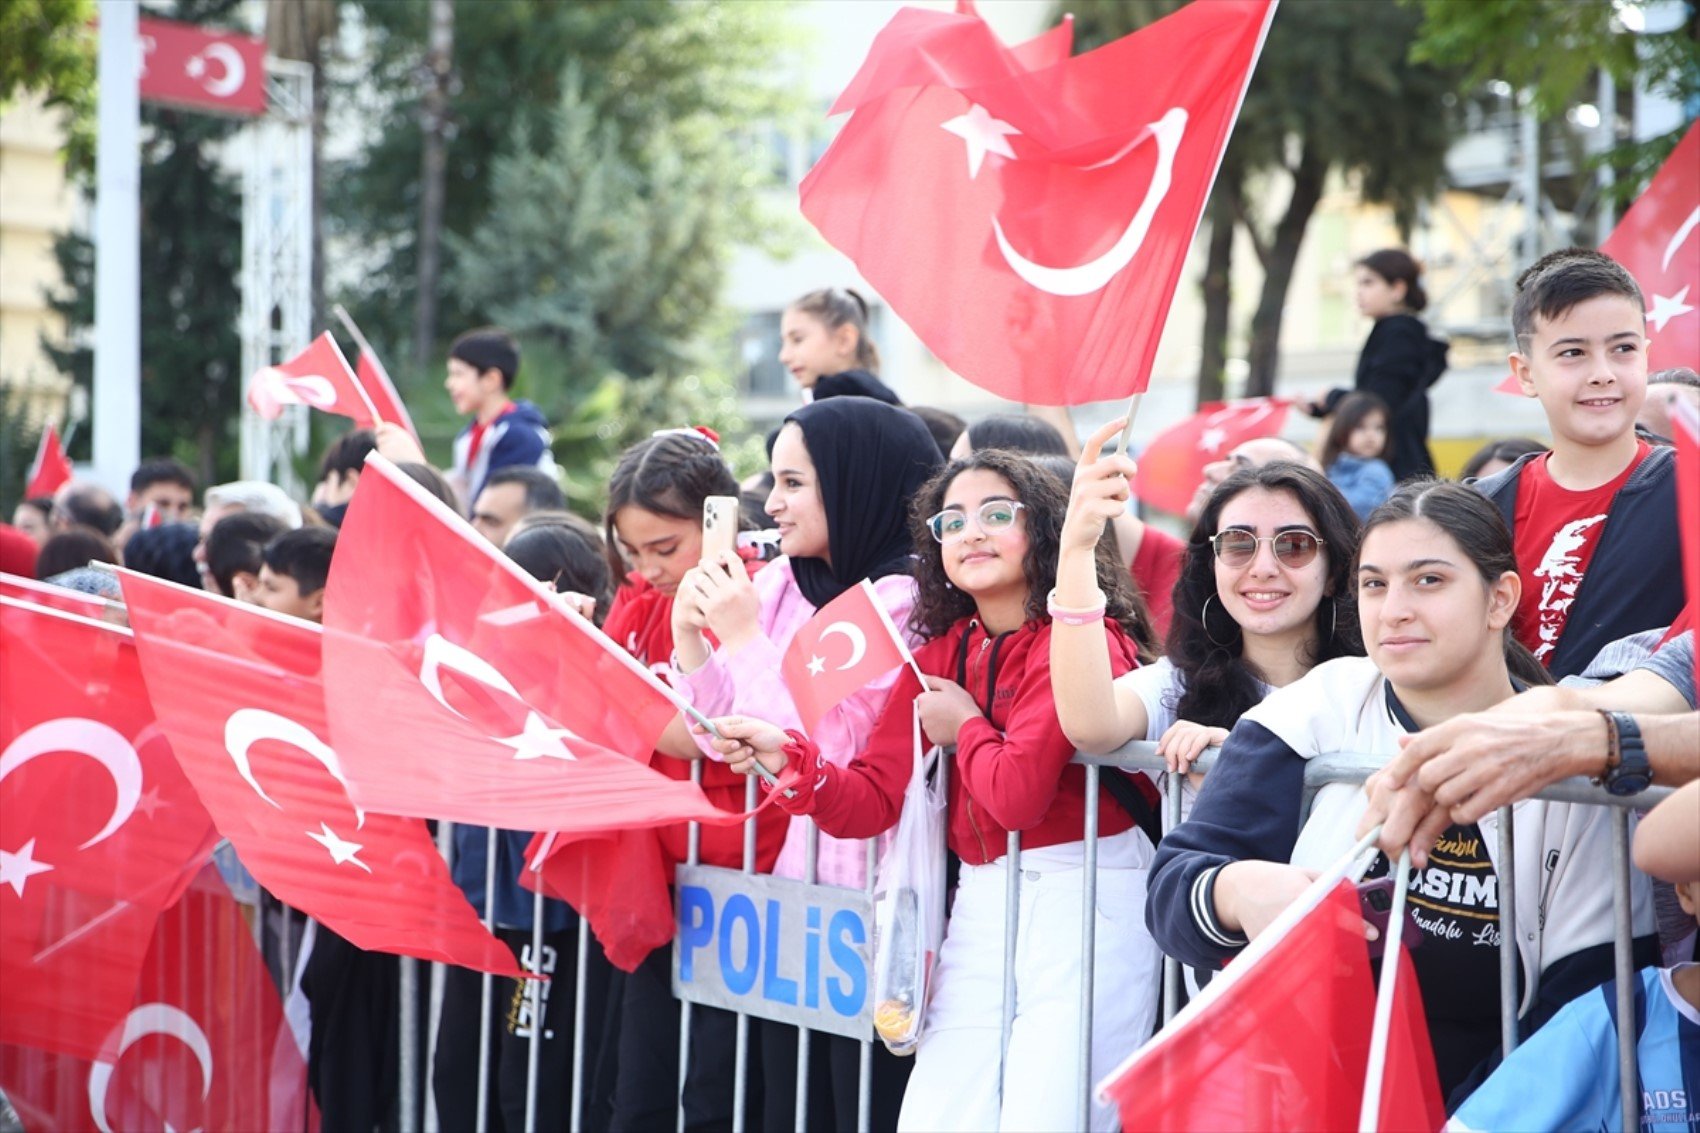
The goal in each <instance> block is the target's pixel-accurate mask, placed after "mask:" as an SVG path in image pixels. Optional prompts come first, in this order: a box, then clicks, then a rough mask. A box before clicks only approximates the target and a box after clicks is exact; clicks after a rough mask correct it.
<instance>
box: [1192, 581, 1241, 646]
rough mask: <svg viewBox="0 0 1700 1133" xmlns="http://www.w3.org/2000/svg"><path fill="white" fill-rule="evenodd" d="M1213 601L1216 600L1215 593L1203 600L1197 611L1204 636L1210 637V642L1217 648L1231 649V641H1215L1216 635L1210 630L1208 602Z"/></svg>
mask: <svg viewBox="0 0 1700 1133" xmlns="http://www.w3.org/2000/svg"><path fill="white" fill-rule="evenodd" d="M1214 601H1216V595H1214V594H1212V595H1210V597H1208V598H1206V599H1205V600H1204V605H1203V606H1202V607H1200V608H1199V611H1198V620H1199V622H1200V624H1202V625H1203V626H1204V636H1205V637H1208V638H1209V639H1210V644H1212V645H1214V646H1215V647H1216V648H1218V649H1232V648H1233V647H1234V643H1233V642H1231V641H1217V640H1216V635H1215V634H1213V633H1211V632H1210V603H1212V602H1214Z"/></svg>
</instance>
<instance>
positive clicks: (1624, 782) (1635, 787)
mask: <svg viewBox="0 0 1700 1133" xmlns="http://www.w3.org/2000/svg"><path fill="white" fill-rule="evenodd" d="M1652 782H1653V777H1652V776H1651V775H1648V774H1646V773H1645V772H1641V771H1630V772H1627V773H1624V774H1618V775H1613V776H1612V777H1611V780H1610V781H1609V782H1607V783H1606V791H1607V793H1608V794H1613V795H1638V794H1640V793H1641V792H1642V791H1645V790H1646V789H1647V788H1648V787H1649V786H1651V785H1652Z"/></svg>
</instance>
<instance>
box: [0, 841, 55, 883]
mask: <svg viewBox="0 0 1700 1133" xmlns="http://www.w3.org/2000/svg"><path fill="white" fill-rule="evenodd" d="M52 868H53V867H52V866H50V865H48V864H47V863H46V862H38V861H36V860H35V839H34V838H31V839H30V840H29V841H28V842H25V843H24V844H23V846H21V847H20V848H19V849H18V852H17V853H15V854H14V853H9V852H7V851H5V850H0V885H10V886H11V887H12V892H13V893H16V894H17V895H18V896H19V897H22V896H23V895H24V883H25V882H27V881H28V880H29V879H30V878H32V877H34V876H35V875H36V874H38V873H46V872H47V871H48V870H50V869H52Z"/></svg>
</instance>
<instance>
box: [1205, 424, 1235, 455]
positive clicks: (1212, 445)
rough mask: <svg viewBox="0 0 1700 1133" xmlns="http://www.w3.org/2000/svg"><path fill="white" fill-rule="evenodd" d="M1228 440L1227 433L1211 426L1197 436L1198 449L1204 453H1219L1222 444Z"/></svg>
mask: <svg viewBox="0 0 1700 1133" xmlns="http://www.w3.org/2000/svg"><path fill="white" fill-rule="evenodd" d="M1227 439H1228V431H1227V430H1226V429H1219V428H1217V427H1216V426H1214V425H1212V426H1211V427H1210V428H1208V429H1206V430H1204V431H1203V432H1202V433H1200V434H1198V447H1199V448H1201V449H1203V450H1204V451H1205V452H1221V451H1222V442H1223V441H1225V440H1227Z"/></svg>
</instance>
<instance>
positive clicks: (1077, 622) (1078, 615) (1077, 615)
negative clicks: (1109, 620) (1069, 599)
mask: <svg viewBox="0 0 1700 1133" xmlns="http://www.w3.org/2000/svg"><path fill="white" fill-rule="evenodd" d="M1045 612H1046V613H1048V614H1050V615H1051V617H1052V618H1053V619H1054V620H1056V621H1059V622H1061V623H1062V624H1063V625H1065V626H1089V625H1091V624H1092V623H1093V622H1101V621H1103V620H1104V595H1103V594H1102V593H1100V594H1099V595H1098V604H1097V605H1096V606H1089V607H1087V608H1086V609H1084V610H1076V609H1071V608H1069V607H1068V606H1059V605H1057V592H1056V591H1055V590H1052V591H1051V592H1050V593H1049V594H1047V595H1046V596H1045Z"/></svg>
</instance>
